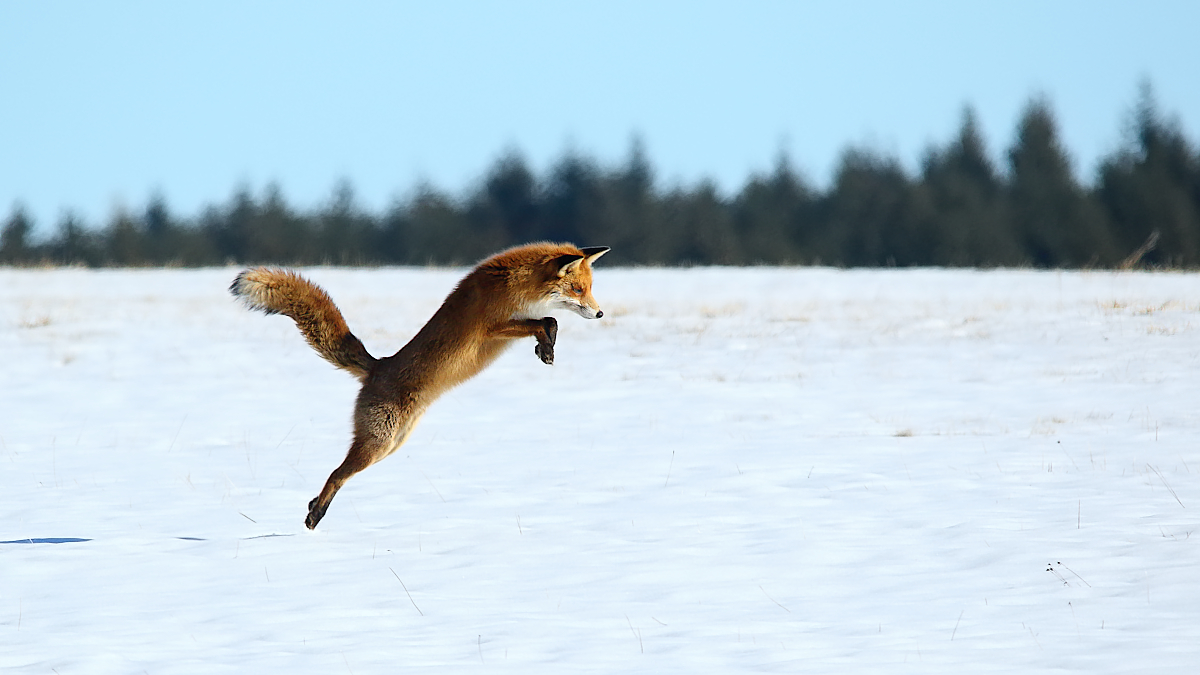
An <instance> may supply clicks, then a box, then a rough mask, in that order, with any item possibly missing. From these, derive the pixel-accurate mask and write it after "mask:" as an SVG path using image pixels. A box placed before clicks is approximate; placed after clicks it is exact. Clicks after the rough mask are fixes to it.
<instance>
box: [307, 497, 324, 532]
mask: <svg viewBox="0 0 1200 675" xmlns="http://www.w3.org/2000/svg"><path fill="white" fill-rule="evenodd" d="M317 499H319V497H313V500H312V501H311V502H309V503H308V517H306V518H305V519H304V526H305V527H307V528H308V529H310V530H313V529H316V527H317V523H319V522H321V519H322V518H324V517H325V509H323V508H317ZM325 508H328V506H326V507H325Z"/></svg>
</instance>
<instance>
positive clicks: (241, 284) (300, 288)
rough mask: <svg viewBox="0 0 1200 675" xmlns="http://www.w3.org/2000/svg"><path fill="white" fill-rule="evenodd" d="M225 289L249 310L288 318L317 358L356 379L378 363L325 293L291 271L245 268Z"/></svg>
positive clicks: (360, 377)
mask: <svg viewBox="0 0 1200 675" xmlns="http://www.w3.org/2000/svg"><path fill="white" fill-rule="evenodd" d="M229 292H230V293H233V295H234V296H236V297H237V298H239V299H240V300H241V301H242V302H243V303H245V305H246V306H247V307H249V308H250V309H256V310H259V311H262V312H265V313H267V314H282V315H284V316H286V317H289V318H291V319H292V320H293V321H295V322H296V327H297V328H299V329H300V332H301V333H303V334H304V339H305V340H307V341H308V344H309V345H311V346H312V348H313V349H315V350H317V353H318V354H320V355H321V358H323V359H325V360H326V361H328V362H330V363H332V364H333V365H335V366H337V367H338V368H341V369H343V370H346V371H349V372H350V373H351V374H352V375H354V376H355V377H357V378H358V379H359V380H363V379H366V377H367V374H368V373H370V372H371V368H372V367H373V366H374V365H375V364H376V363H377V362H378V360H377V359H376V358H375V357H373V356H371V355H370V354H369V353H368V352H367V348H366V347H364V346H363V343H362V342H361V341H360V340H359V339H358V338H357V337H355V336H354V334H353V333H351V332H350V328H349V327H348V326H346V320H345V319H344V318H343V317H342V312H341V311H340V310H338V308H337V305H335V304H333V300H332V299H331V298H330V297H329V294H327V293H326V292H325V291H324V290H322V289H321V287H320V286H317V285H316V284H314V283H312V282H311V281H309V280H308V279H305V278H304V277H302V276H300V275H299V274H296V273H295V272H293V271H291V270H285V269H279V268H273V267H255V268H252V269H248V270H245V271H243V272H242V273H241V274H239V275H237V278H236V279H234V280H233V284H231V285H230V286H229Z"/></svg>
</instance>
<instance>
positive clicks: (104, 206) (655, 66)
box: [0, 0, 1200, 231]
mask: <svg viewBox="0 0 1200 675" xmlns="http://www.w3.org/2000/svg"><path fill="white" fill-rule="evenodd" d="M1197 26H1200V2H1190V1H1176V2H1163V1H1157V2H1156V1H1153V0H1150V1H1145V0H1140V1H1138V2H1104V1H1092V2H1051V1H1047V0H1042V1H1041V2H1025V1H1023V0H1020V1H1008V2H1003V3H978V2H933V1H923V0H909V1H907V2H830V3H818V2H748V1H746V0H742V1H741V2H703V1H694V2H646V1H642V2H624V1H620V0H618V1H612V0H610V1H607V2H595V3H572V2H519V1H518V2H482V1H480V2H437V3H433V2H420V3H401V2H391V3H383V2H339V3H330V2H320V3H318V2H253V3H251V2H224V1H219V0H209V1H206V2H88V3H84V2H50V3H46V2H43V3H32V2H31V3H17V2H8V3H3V4H0V97H2V99H0V100H2V103H3V105H2V106H0V120H2V124H0V158H3V161H0V215H3V217H7V214H8V213H9V210H10V209H11V207H12V205H13V204H14V203H16V202H18V201H19V202H21V203H23V204H25V206H26V207H27V209H28V210H29V212H30V213H31V214H32V215H33V216H34V217H35V219H36V220H37V222H38V224H39V229H40V230H43V231H47V230H48V229H49V228H50V227H51V226H52V225H53V224H54V223H55V222H56V221H57V220H58V218H59V217H60V215H61V214H62V212H63V210H64V209H68V208H69V209H73V210H74V211H75V212H77V213H79V214H80V215H82V216H83V217H84V218H85V219H87V220H89V221H91V222H92V223H94V224H98V223H99V222H101V221H102V220H106V219H107V218H108V216H109V215H110V214H111V213H112V211H113V209H115V208H119V207H122V206H124V207H126V208H130V209H135V210H140V209H141V208H142V207H143V206H144V205H145V203H146V201H147V199H148V198H149V197H150V195H151V194H153V193H154V192H156V191H157V192H160V193H161V194H163V195H164V196H165V197H166V199H167V202H168V205H169V206H170V207H171V208H172V210H173V211H174V212H175V213H177V214H179V215H183V216H192V215H195V214H196V213H197V212H198V210H199V209H200V208H201V207H202V206H204V205H207V204H214V203H222V202H225V201H226V200H227V199H228V198H229V196H230V195H231V194H232V193H233V191H234V189H235V188H236V187H237V186H239V185H248V186H249V187H250V188H251V189H252V190H253V191H255V192H256V193H259V192H261V190H262V189H263V187H264V186H265V185H267V184H268V183H270V182H275V183H277V184H279V185H280V186H281V188H282V190H283V192H284V194H285V196H286V197H287V199H288V200H289V201H290V202H291V203H293V204H295V205H297V206H300V207H304V208H309V207H312V206H315V205H318V204H321V203H323V202H325V201H327V200H328V199H329V197H330V195H331V193H332V189H333V186H334V184H335V183H336V182H337V181H338V180H339V179H341V178H345V179H348V180H350V181H351V183H352V184H353V185H354V187H355V188H356V191H357V194H358V197H359V201H360V203H361V205H362V206H364V207H366V208H370V209H382V208H384V207H386V206H387V205H388V204H389V203H391V202H392V201H393V200H394V199H396V198H402V197H404V196H406V195H407V194H410V192H411V190H412V189H413V188H414V187H415V186H416V185H417V184H418V182H420V181H428V182H430V183H432V184H434V185H436V186H438V187H441V188H443V189H446V190H449V191H451V192H454V193H456V194H457V193H461V191H463V190H465V189H467V188H469V187H470V186H471V185H472V182H473V181H475V180H478V179H480V178H481V177H482V176H483V175H484V173H485V171H486V170H487V168H488V167H489V166H490V165H491V164H492V162H493V161H495V159H496V158H497V157H498V156H499V155H500V154H502V153H504V152H505V151H507V150H510V149H516V150H519V151H520V152H521V153H523V154H524V155H525V157H526V158H527V159H528V161H529V163H530V164H531V166H533V168H534V169H535V170H537V171H539V172H541V171H544V170H545V169H546V168H548V167H550V166H551V165H552V164H553V163H554V162H555V161H556V160H558V159H559V158H561V157H562V156H563V154H564V153H565V152H566V151H568V150H574V151H577V152H580V153H582V154H585V155H588V156H591V157H594V158H595V159H597V160H599V161H601V162H602V163H605V164H608V165H615V164H617V163H619V162H621V161H622V160H623V159H624V158H625V157H626V156H627V155H628V152H629V148H630V144H631V139H632V138H633V137H634V135H635V134H636V135H639V136H640V137H641V138H642V140H643V142H644V144H645V148H646V150H647V153H648V155H649V158H650V160H651V162H652V163H653V165H654V167H655V169H656V170H657V179H658V182H659V185H660V186H671V185H674V184H680V183H682V184H692V183H694V182H696V181H698V180H701V179H703V178H709V179H712V180H713V181H715V182H716V183H717V184H718V185H719V186H720V187H721V188H722V189H723V190H725V191H726V192H732V191H735V190H737V189H738V188H740V186H741V185H742V184H743V183H744V182H745V180H746V178H747V177H748V176H749V175H750V174H751V173H754V172H762V171H768V170H770V169H771V167H772V166H773V164H774V162H775V160H776V158H777V157H778V155H779V153H780V151H781V150H782V151H786V152H787V153H788V154H789V155H790V157H791V158H792V161H793V164H794V165H795V166H796V167H797V168H799V169H800V170H801V171H803V172H804V173H805V174H806V175H807V176H808V177H809V178H810V179H811V180H812V181H813V182H815V183H816V184H818V185H825V184H827V182H828V180H829V177H830V174H831V171H832V169H833V168H834V167H835V166H836V163H837V159H838V156H839V154H840V153H841V151H842V150H844V149H845V148H846V147H848V146H850V145H869V146H871V147H874V148H876V149H879V150H883V151H885V152H889V153H892V154H894V155H896V156H898V157H899V158H900V159H901V160H902V161H903V162H904V164H905V165H906V166H908V167H910V168H915V167H916V166H917V163H918V161H919V158H920V156H921V154H922V152H923V151H924V150H925V149H926V148H927V147H928V146H929V145H930V144H931V143H939V144H941V143H945V142H946V141H947V140H949V138H950V137H951V136H952V134H954V132H955V131H956V130H957V128H958V125H959V122H960V120H961V114H962V109H963V106H964V105H966V104H970V105H972V106H974V107H975V109H976V111H977V113H978V115H979V120H980V122H981V124H982V127H983V130H984V132H985V134H986V137H987V140H988V143H989V147H990V150H991V152H992V154H993V156H994V158H995V159H996V160H997V162H1001V161H1002V158H1003V153H1004V150H1005V149H1006V148H1007V147H1008V146H1009V144H1010V143H1011V142H1012V138H1013V129H1014V127H1015V125H1016V122H1017V119H1018V116H1019V115H1020V112H1021V109H1022V108H1023V107H1024V106H1025V104H1026V103H1027V102H1028V100H1029V99H1030V97H1031V96H1033V95H1035V94H1038V93H1043V94H1045V95H1047V96H1048V97H1049V100H1050V101H1051V104H1052V105H1053V107H1054V110H1055V111H1056V114H1057V118H1058V121H1059V123H1060V127H1061V131H1062V135H1063V139H1064V141H1065V144H1066V146H1067V147H1068V149H1069V150H1070V151H1071V152H1072V155H1073V157H1074V160H1075V166H1076V169H1077V171H1078V172H1079V174H1080V176H1081V178H1083V179H1084V180H1090V179H1091V177H1092V176H1093V174H1094V171H1095V167H1096V163H1097V160H1098V159H1099V158H1100V157H1101V156H1103V155H1105V154H1107V153H1109V152H1111V151H1112V150H1114V149H1115V148H1117V147H1118V146H1119V145H1120V143H1121V142H1122V138H1123V137H1122V125H1123V124H1124V123H1125V122H1126V121H1127V119H1128V115H1129V111H1130V109H1131V107H1132V105H1133V103H1134V101H1135V98H1136V95H1137V85H1138V82H1139V80H1140V79H1141V78H1144V77H1148V78H1150V80H1151V82H1152V83H1153V85H1154V88H1155V92H1156V94H1157V98H1158V101H1159V103H1160V106H1161V108H1162V110H1164V111H1165V112H1167V113H1170V114H1173V115H1175V116H1177V118H1178V119H1179V121H1180V122H1181V124H1182V125H1183V128H1184V130H1185V132H1186V133H1187V134H1188V136H1189V137H1190V138H1192V139H1193V140H1194V141H1196V140H1198V139H1200V133H1198V132H1200V75H1197V72H1200V40H1198V39H1197V38H1196V27H1197Z"/></svg>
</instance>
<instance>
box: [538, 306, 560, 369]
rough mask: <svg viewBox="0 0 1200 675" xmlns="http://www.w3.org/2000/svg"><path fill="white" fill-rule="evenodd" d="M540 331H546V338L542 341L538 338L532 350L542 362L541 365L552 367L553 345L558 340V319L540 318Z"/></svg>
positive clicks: (550, 317)
mask: <svg viewBox="0 0 1200 675" xmlns="http://www.w3.org/2000/svg"><path fill="white" fill-rule="evenodd" d="M542 329H543V330H545V331H546V337H545V338H544V339H543V338H542V337H541V336H538V343H537V345H535V346H534V348H533V353H534V354H537V357H538V358H539V359H541V360H542V363H544V364H546V365H548V366H552V365H554V343H555V342H556V341H557V340H558V319H555V318H554V317H552V316H547V317H543V318H542Z"/></svg>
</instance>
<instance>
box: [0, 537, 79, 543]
mask: <svg viewBox="0 0 1200 675" xmlns="http://www.w3.org/2000/svg"><path fill="white" fill-rule="evenodd" d="M81 541H91V539H80V538H79V537H35V538H33V539H13V540H12V541H0V544H74V543H77V542H81Z"/></svg>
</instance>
